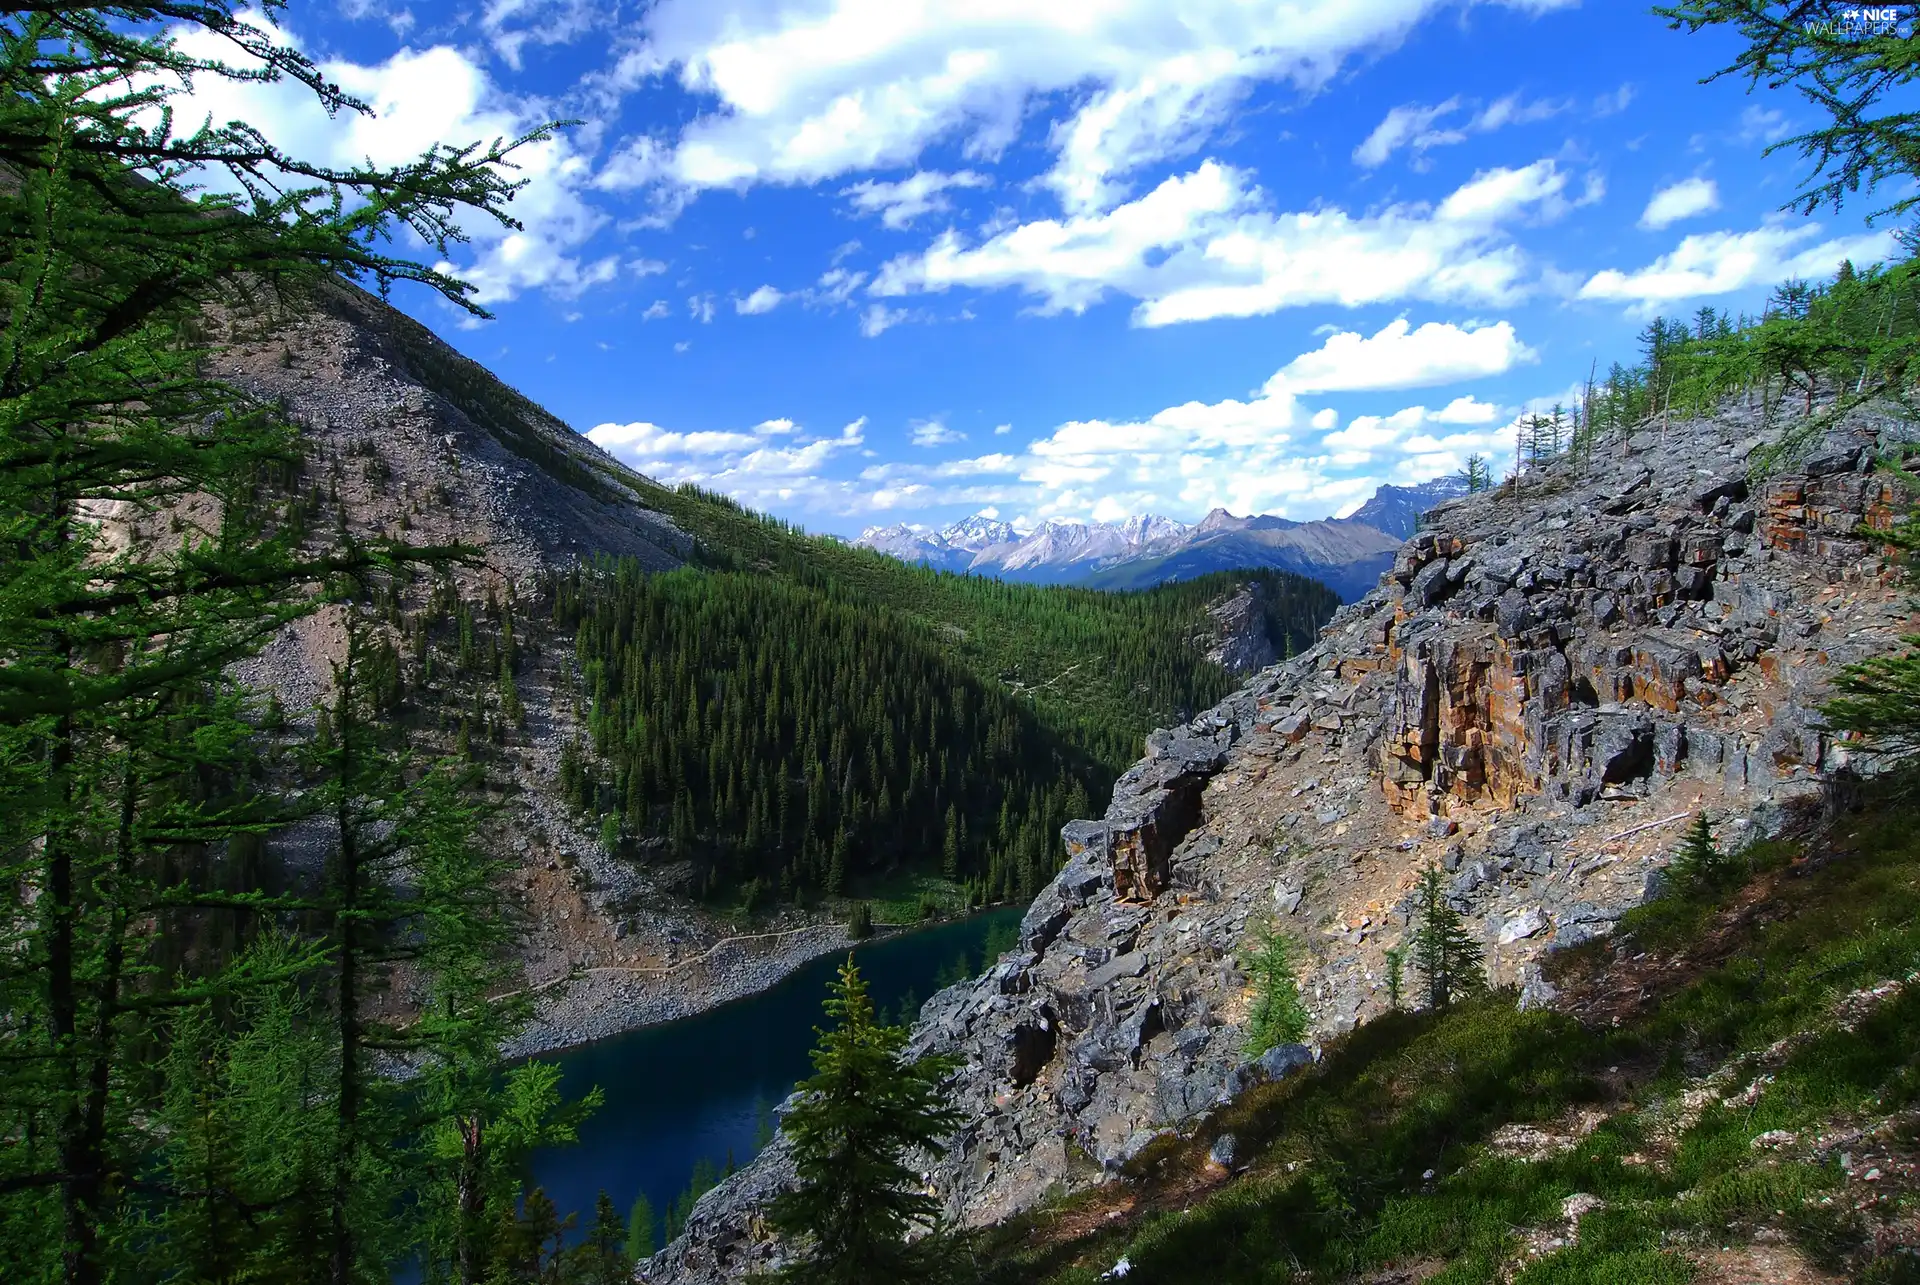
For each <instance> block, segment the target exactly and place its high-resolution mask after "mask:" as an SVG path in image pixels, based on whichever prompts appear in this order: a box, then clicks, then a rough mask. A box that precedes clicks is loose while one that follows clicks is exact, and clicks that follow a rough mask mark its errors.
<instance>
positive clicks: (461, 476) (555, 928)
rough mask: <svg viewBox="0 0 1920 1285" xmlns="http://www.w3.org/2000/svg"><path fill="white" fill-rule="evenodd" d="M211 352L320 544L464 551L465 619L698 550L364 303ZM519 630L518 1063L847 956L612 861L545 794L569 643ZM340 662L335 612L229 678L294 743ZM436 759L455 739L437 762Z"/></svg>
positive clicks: (419, 595) (505, 395) (589, 461)
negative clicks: (292, 476)
mask: <svg viewBox="0 0 1920 1285" xmlns="http://www.w3.org/2000/svg"><path fill="white" fill-rule="evenodd" d="M226 338H227V339H228V342H227V343H226V344H224V345H223V347H222V350H221V357H220V361H219V365H218V366H217V367H216V371H215V373H216V374H218V375H219V376H221V377H223V378H225V379H228V380H230V381H231V382H233V383H234V384H235V385H237V386H239V387H241V388H244V389H246V390H248V391H250V392H252V393H254V394H255V395H257V396H259V397H261V398H262V399H265V400H271V401H275V402H277V403H279V404H280V405H282V406H283V407H285V408H286V410H287V411H288V412H289V413H290V415H291V417H292V419H293V420H294V422H295V423H297V424H299V425H300V426H301V429H302V432H303V436H304V439H305V445H306V449H307V452H308V463H307V473H308V476H307V477H306V478H305V479H304V481H303V483H302V485H304V486H308V487H311V488H313V489H314V490H315V491H316V492H317V493H318V494H320V495H321V496H322V497H323V499H322V501H321V508H320V512H319V513H318V514H317V515H316V516H315V518H314V525H315V526H316V527H318V528H331V529H332V530H333V531H334V532H335V534H336V535H338V534H341V533H344V534H347V535H351V536H353V537H355V538H362V539H364V538H369V537H374V536H391V537H395V538H398V539H402V540H406V541H410V542H413V543H416V544H421V545H435V544H451V543H462V544H467V545H470V546H473V547H475V548H477V549H479V550H481V551H482V553H481V558H480V561H479V563H478V564H477V565H474V566H470V567H462V568H457V569H455V570H454V571H453V573H452V575H453V580H454V582H455V584H456V586H457V590H458V592H459V594H460V596H461V597H463V598H465V599H466V600H468V601H470V602H475V603H478V602H481V601H484V600H485V599H487V598H488V596H489V595H492V596H495V597H500V598H504V597H506V596H508V595H515V596H517V597H518V598H519V599H520V600H521V601H522V602H523V603H530V602H531V601H532V599H533V597H534V595H535V594H536V593H537V592H538V586H539V582H540V579H541V577H542V576H543V574H545V573H547V572H549V571H552V570H554V569H556V568H559V567H563V566H567V565H569V564H571V563H572V562H574V561H575V560H576V559H578V558H580V557H582V556H586V555H588V554H592V553H602V552H604V553H609V554H616V555H624V556H630V557H633V558H635V559H637V560H639V561H640V562H641V563H642V565H645V566H648V567H652V568H657V569H662V570H664V569H668V568H671V567H674V566H677V565H679V564H680V563H681V562H682V561H683V560H685V559H686V558H687V557H688V556H690V555H691V554H692V552H693V550H694V543H695V541H694V537H693V536H692V535H691V534H690V533H689V532H687V531H685V530H683V529H682V528H681V527H680V526H679V525H677V524H676V523H675V522H674V521H673V520H672V519H670V518H669V517H667V516H666V515H665V514H664V513H663V512H662V508H663V507H664V506H663V504H662V498H663V494H664V493H663V492H661V490H660V488H659V487H658V486H657V485H656V484H654V483H652V482H650V481H649V480H648V479H645V478H643V477H640V476H638V475H636V474H634V473H632V472H631V471H630V470H627V469H626V468H624V467H623V466H621V465H620V464H618V463H617V462H616V461H614V460H613V459H612V458H611V457H610V456H608V455H606V454H605V453H604V452H602V451H601V450H600V449H599V448H598V447H595V446H594V445H593V444H592V443H590V442H588V441H587V440H586V439H585V438H583V437H581V436H579V435H578V434H576V433H574V432H573V431H572V429H570V428H569V427H568V426H567V425H565V424H564V423H562V422H561V421H559V420H557V419H555V418H554V417H553V416H551V415H549V414H547V413H546V412H545V411H543V410H541V409H540V407H538V406H537V405H535V404H534V403H533V402H531V401H529V400H527V399H526V398H524V397H521V396H520V395H519V394H517V393H515V392H514V391H513V390H511V389H509V388H507V387H506V386H505V385H503V384H501V383H500V382H499V381H498V380H497V379H496V378H494V376H492V375H491V374H490V373H488V372H487V371H486V370H484V369H483V368H482V367H480V366H479V365H477V364H476V363H474V362H472V361H469V360H468V359H466V358H465V357H462V356H460V355H459V354H458V353H456V352H455V351H453V350H452V349H451V348H449V347H448V346H447V345H445V344H444V343H442V342H441V341H440V340H439V339H437V338H436V337H434V336H433V335H432V334H431V333H430V332H429V331H428V330H427V329H426V328H425V327H423V326H420V325H419V324H418V323H416V322H414V321H412V320H411V319H409V318H407V317H406V316H404V315H402V314H401V313H399V312H397V311H396V310H394V309H392V308H389V307H387V306H386V305H385V304H382V303H380V302H378V301H377V300H374V299H372V298H371V297H369V296H367V295H365V294H363V293H361V292H360V291H358V290H354V289H352V288H349V287H345V286H338V287H332V288H329V289H326V290H324V291H322V292H321V294H320V295H319V297H318V298H317V299H315V300H313V301H311V303H310V304H307V305H303V306H300V307H297V308H292V309H289V310H287V311H285V312H282V313H278V314H275V315H274V316H273V317H272V318H271V319H270V321H269V322H266V323H263V322H262V321H260V320H259V319H247V320H243V321H236V322H233V323H231V324H230V327H229V334H228V335H227V336H226ZM154 520H157V521H159V522H161V523H164V522H166V521H167V520H168V519H167V516H166V515H162V516H160V517H159V518H158V519H154ZM427 593H428V584H427V582H425V581H423V582H422V583H421V584H420V585H418V586H416V587H415V588H414V589H413V590H412V591H410V596H409V597H408V599H407V601H406V602H405V603H404V604H403V609H404V610H408V611H416V610H418V609H419V608H420V607H421V605H422V603H423V602H424V600H425V596H426V595H427ZM520 628H521V631H522V637H521V642H522V643H523V655H524V656H525V657H526V658H527V660H526V663H527V666H528V668H527V671H526V672H524V673H522V675H521V676H520V679H519V695H520V697H521V698H522V700H523V701H524V705H525V709H526V722H525V727H524V730H522V731H521V732H519V733H518V734H516V735H515V736H512V737H509V738H507V740H506V741H505V742H504V743H503V744H501V745H499V746H497V747H496V748H495V750H494V751H493V754H494V758H495V762H494V764H493V766H492V769H491V774H492V776H493V777H494V778H495V780H496V783H497V784H498V785H500V786H501V787H502V788H503V790H504V793H503V796H502V807H501V808H500V810H499V811H498V813H497V814H496V816H495V818H494V820H493V821H492V822H491V823H490V828H489V837H490V839H491V841H492V842H494V843H495V844H497V845H498V846H499V847H500V849H501V850H503V851H505V852H507V853H509V854H512V855H513V856H514V857H515V858H517V862H518V871H517V873H516V874H515V875H514V876H513V884H514V890H515V893H516V895H517V896H518V898H519V900H520V902H521V904H522V907H523V909H524V911H525V919H524V922H525V924H526V939H525V941H524V943H523V946H522V951H521V954H522V958H523V962H524V976H525V981H526V984H527V985H528V986H529V987H533V988H535V989H537V990H538V991H539V992H540V994H541V996H542V1008H541V1011H540V1015H539V1017H538V1019H537V1020H536V1022H535V1024H534V1026H533V1027H532V1029H531V1030H529V1031H528V1032H527V1033H526V1035H525V1036H524V1037H523V1040H522V1044H521V1051H528V1050H532V1049H535V1048H540V1047H549V1046H552V1045H555V1044H562V1043H569V1042H572V1041H574V1040H576V1039H579V1038H583V1037H586V1036H589V1035H593V1034H609V1033H612V1032H613V1031H616V1030H621V1029H625V1028H627V1027H630V1026H633V1025H637V1024H639V1023H641V1022H643V1021H652V1020H665V1019H669V1018H672V1017H675V1016H679V1015H682V1014H684V1013H690V1012H695V1011H698V1010H699V1009H701V1008H702V1007H705V1006H707V1005H708V1004H709V1003H711V1002H716V1001H718V1000H722V999H725V998H730V997H733V996H735V995H738V994H744V993H748V992H750V991H752V990H754V989H758V988H759V987H760V986H763V985H766V984H768V983H770V982H771V981H772V980H774V979H775V978H777V977H778V976H779V974H780V972H781V971H782V970H783V969H784V968H785V967H787V966H789V964H790V962H791V961H793V960H796V959H802V958H806V957H808V956H810V955H814V954H818V953H819V952H820V951H821V950H823V949H831V948H833V947H834V946H836V945H840V944H844V942H845V941H846V938H845V937H844V934H843V933H842V931H841V930H840V929H839V928H838V927H837V926H831V927H824V928H823V927H819V926H816V925H814V924H813V923H812V921H810V920H803V919H801V918H798V917H785V918H781V919H777V920H776V921H774V922H772V923H770V924H768V925H767V929H768V932H769V933H770V934H772V935H756V936H752V937H748V938H746V939H739V930H738V929H737V928H736V927H734V926H733V925H731V924H729V923H727V922H726V921H724V920H723V919H721V918H719V917H717V916H714V915H711V914H708V913H705V912H704V911H703V910H701V909H700V908H699V907H698V906H696V905H693V904H691V903H688V902H686V901H684V900H680V899H676V898H674V897H671V896H667V895H664V894H663V891H662V890H661V889H658V888H656V887H654V886H653V884H652V883H651V882H650V879H649V877H648V876H647V874H646V873H645V872H643V871H641V870H640V869H638V868H637V867H635V866H634V865H633V864H632V863H630V862H625V861H620V860H616V859H614V858H613V857H612V856H610V855H609V854H608V852H607V850H606V849H605V847H604V846H603V845H602V844H601V843H600V841H599V839H598V837H597V836H596V835H594V834H591V833H588V832H587V831H586V830H585V829H583V828H582V821H581V819H580V818H579V817H577V816H575V815H574V814H572V812H571V811H570V809H568V808H567V807H566V806H564V805H563V804H562V802H561V800H560V790H559V787H558V784H557V774H558V773H557V769H558V763H559V758H560V752H561V747H562V746H563V745H564V744H565V743H566V742H567V741H568V740H569V739H570V738H572V737H573V736H574V735H575V733H576V731H577V728H576V726H575V721H574V719H573V717H572V714H571V709H570V706H571V697H570V696H569V695H568V693H569V692H570V691H571V690H572V688H571V685H570V684H571V678H572V675H571V672H570V671H571V668H572V654H571V646H570V640H567V639H562V638H556V637H553V636H552V635H551V629H550V627H548V626H547V624H546V623H545V621H544V620H543V619H542V617H541V616H540V615H539V613H538V612H524V613H523V614H522V615H521V616H520ZM345 652H346V635H345V629H344V615H343V613H342V612H341V611H340V610H339V609H337V608H328V609H325V610H323V611H321V612H320V613H318V614H316V615H313V616H310V617H307V618H305V619H302V620H299V621H297V622H295V623H294V624H293V625H291V626H289V627H288V628H287V629H285V630H283V631H282V632H281V633H280V635H278V636H277V637H276V638H275V639H274V641H273V642H272V643H271V644H270V645H269V647H268V648H267V649H266V650H265V651H264V652H263V653H262V654H261V655H259V656H257V657H255V658H253V659H251V660H249V661H247V662H245V663H244V664H243V665H242V666H240V671H241V672H240V676H241V677H242V678H243V679H245V680H246V681H248V682H249V683H250V684H251V685H253V686H255V687H256V688H258V689H261V690H266V691H271V692H273V693H274V694H275V695H276V696H277V697H278V699H279V702H280V704H281V706H282V707H284V708H285V709H286V710H287V711H288V715H289V718H290V720H291V730H292V733H293V734H294V735H300V734H302V732H303V729H305V730H310V729H311V726H312V717H313V716H312V709H313V706H314V703H315V702H316V701H317V700H319V699H320V698H321V697H322V695H323V694H324V693H326V692H327V691H328V690H329V689H330V684H331V681H332V678H331V673H332V665H333V664H335V663H337V662H339V661H340V660H341V659H343V658H344V656H345ZM435 721H436V722H437V721H438V720H435ZM450 747H451V740H450V739H448V741H447V743H446V744H445V745H443V746H442V747H441V748H442V749H447V748H450ZM323 849H324V836H321V835H316V834H313V833H309V832H308V831H307V830H305V829H302V828H301V827H295V828H293V829H292V830H290V831H287V832H285V833H282V834H280V835H277V836H275V838H274V839H273V840H272V851H273V852H274V854H275V855H276V856H277V857H278V858H279V859H281V860H282V861H284V862H286V863H287V864H288V865H289V866H290V867H293V868H299V867H300V866H301V865H302V863H304V862H308V861H311V860H316V859H318V858H317V855H316V854H317V853H319V852H320V851H322V850H323ZM570 979H571V980H570Z"/></svg>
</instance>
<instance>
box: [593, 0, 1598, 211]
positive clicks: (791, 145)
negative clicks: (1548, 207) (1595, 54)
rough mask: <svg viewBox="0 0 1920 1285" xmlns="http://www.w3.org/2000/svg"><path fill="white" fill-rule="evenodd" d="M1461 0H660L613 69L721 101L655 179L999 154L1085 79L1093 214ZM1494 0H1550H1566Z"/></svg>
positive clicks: (801, 179) (1066, 170) (1074, 124)
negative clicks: (1277, 97)
mask: <svg viewBox="0 0 1920 1285" xmlns="http://www.w3.org/2000/svg"><path fill="white" fill-rule="evenodd" d="M1459 2H1460V0H1297V2H1296V3H1292V4H1288V5H1285V6H1272V5H1247V4H1242V3H1238V2H1237V0H1193V3H1189V4H1186V5H1183V6H1180V7H1178V8H1177V9H1176V8H1173V7H1170V6H1168V5H1166V4H1165V3H1163V2H1162V0H1107V2H1106V3H1103V4H1100V5H1098V6H1084V5H1062V4H1033V3H1028V2H1027V0H978V2H977V3H972V4H965V5H907V6H902V5H890V4H881V3H878V2H877V0H819V3H815V4H810V5H805V6H791V5H772V4H767V5H755V6H751V7H741V6H720V5H714V4H710V3H707V0H661V3H659V4H657V5H655V6H653V8H652V9H650V10H649V11H648V12H647V16H646V19H645V31H644V39H643V40H642V41H641V42H640V43H639V44H638V45H636V47H635V48H634V49H633V50H631V51H630V53H629V54H628V56H627V57H626V58H624V59H623V61H622V65H621V67H620V69H619V71H618V73H617V75H616V77H615V79H616V80H617V81H618V82H619V83H621V84H623V85H627V86H633V85H638V84H641V83H644V82H646V81H647V80H650V79H658V78H670V79H674V80H677V81H678V82H679V83H680V85H681V86H682V87H684V88H685V89H687V90H688V91H690V92H692V93H695V94H698V95H700V96H702V97H703V98H705V99H706V100H708V101H709V102H711V103H712V104H713V106H712V108H711V109H710V110H708V111H706V112H705V113H703V114H702V115H700V116H698V117H697V118H696V119H694V120H693V121H692V122H691V123H690V124H688V125H687V126H686V128H685V129H684V130H683V131H682V132H681V133H680V136H679V137H678V139H677V140H674V141H673V142H672V144H671V145H670V147H667V148H660V147H655V148H652V149H649V152H648V157H647V161H648V166H649V168H651V169H652V170H653V171H654V173H655V174H656V175H657V176H658V177H660V178H662V179H664V180H665V181H668V182H671V183H674V184H677V185H680V186H681V187H684V188H688V189H700V188H711V187H737V186H742V185H747V184H754V183H767V182H773V183H814V182H818V181H821V180H823V179H828V178H833V177H836V176H838V175H842V174H848V173H856V172H859V171H871V170H878V169H886V168H895V167H905V166H910V165H913V164H914V163H915V162H916V161H917V160H918V159H919V157H920V156H921V154H922V153H923V152H924V151H925V149H926V148H927V147H928V146H929V145H930V144H932V143H934V142H937V141H952V142H957V143H958V144H959V147H960V150H961V152H962V154H963V155H966V156H969V157H977V158H982V159H991V158H993V157H995V156H997V155H998V154H999V153H1000V152H1001V151H1002V150H1003V149H1005V148H1006V147H1007V146H1008V145H1010V144H1011V143H1012V141H1013V140H1014V139H1015V137H1017V135H1018V132H1019V128H1020V123H1021V120H1022V118H1023V116H1024V115H1025V113H1026V111H1027V109H1028V107H1029V105H1030V104H1031V103H1032V102H1033V101H1034V100H1036V99H1037V98H1040V97H1042V96H1046V95H1055V94H1061V93H1065V92H1070V91H1077V92H1078V93H1079V94H1080V97H1079V99H1078V102H1077V103H1076V105H1075V107H1074V109H1073V112H1072V115H1071V117H1070V118H1069V119H1067V120H1065V121H1063V122H1061V123H1059V124H1058V125H1057V127H1056V128H1055V129H1054V130H1053V131H1052V133H1051V135H1050V138H1049V143H1050V146H1051V147H1052V148H1053V150H1054V152H1055V164H1054V167H1053V169H1052V171H1051V172H1050V173H1049V175H1048V176H1047V180H1046V181H1047V183H1048V184H1049V185H1050V186H1051V187H1053V189H1054V190H1055V191H1056V192H1057V193H1058V194H1059V196H1060V199H1061V201H1062V203H1063V205H1064V206H1065V207H1066V208H1067V209H1068V210H1070V211H1074V212H1085V211H1089V210H1095V209H1099V208H1104V207H1105V206H1106V205H1109V204H1111V203H1113V202H1116V201H1118V200H1120V199H1122V198H1123V197H1124V196H1125V195H1126V186H1125V180H1126V179H1127V177H1128V176H1129V175H1131V174H1133V173H1135V172H1137V171H1138V170H1140V169H1141V168H1142V167H1144V166H1146V165H1148V164H1152V163H1155V162H1158V161H1163V160H1165V159H1168V158H1170V157H1174V156H1177V155H1180V154H1183V153H1185V152H1187V151H1189V150H1191V149H1192V148H1194V147H1196V146H1198V145H1199V144H1200V143H1201V142H1203V141H1204V140H1205V139H1206V138H1207V137H1208V136H1209V135H1210V134H1211V133H1212V132H1213V131H1214V130H1216V129H1217V128H1218V127H1220V126H1221V125H1222V124H1224V123H1225V122H1226V121H1227V120H1228V119H1229V118H1230V116H1231V113H1232V110H1233V108H1234V106H1235V105H1236V104H1237V103H1238V101H1239V100H1240V98H1241V97H1242V96H1243V95H1244V94H1245V92H1246V91H1247V90H1248V89H1249V88H1250V87H1251V86H1252V85H1254V84H1256V83H1259V82H1283V83H1286V84H1289V85H1291V86H1293V87H1294V88H1296V89H1297V90H1299V91H1301V92H1305V93H1311V92H1313V91H1315V90H1317V89H1318V88H1319V87H1320V86H1322V85H1324V84H1325V83H1326V82H1327V81H1328V80H1329V79H1330V78H1331V77H1332V76H1333V75H1334V74H1336V73H1337V72H1338V71H1339V70H1340V68H1342V67H1343V66H1345V65H1347V64H1348V63H1349V61H1351V60H1352V59H1355V58H1357V57H1363V56H1365V55H1366V54H1368V53H1370V52H1373V51H1377V50H1381V49H1385V48H1389V47H1391V46H1392V45H1394V44H1395V43H1397V42H1398V41H1399V40H1401V39H1402V38H1403V37H1404V36H1405V35H1406V34H1407V32H1408V31H1409V30H1411V29H1412V28H1413V27H1414V25H1415V24H1417V23H1418V22H1419V21H1421V20H1422V19H1423V18H1425V17H1427V16H1428V15H1429V14H1432V13H1434V12H1437V11H1440V10H1442V9H1446V8H1451V7H1454V6H1455V5H1456V4H1457V3H1459ZM1479 2H1480V3H1490V4H1504V5H1506V6H1507V7H1512V8H1519V9H1523V10H1527V11H1535V12H1537V11H1540V10H1544V9H1548V8H1553V7H1557V6H1558V5H1559V4H1560V3H1563V2H1571V0H1479Z"/></svg>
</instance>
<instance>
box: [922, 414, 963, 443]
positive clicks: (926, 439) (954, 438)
mask: <svg viewBox="0 0 1920 1285" xmlns="http://www.w3.org/2000/svg"><path fill="white" fill-rule="evenodd" d="M966 440H967V435H966V434H965V433H962V432H959V431H958V430H956V429H951V428H948V427H947V426H946V425H945V424H943V423H941V422H940V421H939V420H937V419H929V420H921V421H919V422H917V423H915V424H914V426H913V444H914V445H915V446H920V447H933V446H947V445H950V444H952V443H954V442H964V441H966Z"/></svg>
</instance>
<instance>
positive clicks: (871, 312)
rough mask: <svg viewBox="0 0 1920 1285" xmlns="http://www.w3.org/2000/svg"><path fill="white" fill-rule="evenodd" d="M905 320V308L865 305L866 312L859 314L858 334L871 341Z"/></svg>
mask: <svg viewBox="0 0 1920 1285" xmlns="http://www.w3.org/2000/svg"><path fill="white" fill-rule="evenodd" d="M906 319H907V310H906V309H905V308H889V307H887V305H886V304H884V303H870V304H868V305H867V310H866V311H865V312H863V313H861V314H860V333H861V334H862V335H864V336H865V337H866V338H868V339H873V338H876V337H878V336H879V335H882V334H884V333H886V332H887V331H888V330H891V329H892V328H893V327H895V326H897V325H899V324H900V323H901V322H903V321H905V320H906Z"/></svg>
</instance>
